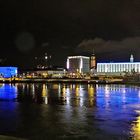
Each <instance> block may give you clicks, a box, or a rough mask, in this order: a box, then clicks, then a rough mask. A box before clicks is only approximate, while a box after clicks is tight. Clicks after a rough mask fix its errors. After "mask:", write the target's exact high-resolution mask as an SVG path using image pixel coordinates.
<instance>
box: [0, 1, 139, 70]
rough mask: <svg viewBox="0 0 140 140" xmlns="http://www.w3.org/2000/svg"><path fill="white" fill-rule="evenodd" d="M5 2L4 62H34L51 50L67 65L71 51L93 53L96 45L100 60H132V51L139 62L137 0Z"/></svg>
mask: <svg viewBox="0 0 140 140" xmlns="http://www.w3.org/2000/svg"><path fill="white" fill-rule="evenodd" d="M1 5H2V8H1V10H2V12H1V14H0V16H1V22H0V37H1V40H0V42H1V43H0V45H1V51H0V58H1V59H3V60H4V64H7V65H17V66H19V67H32V66H33V63H34V58H35V57H41V56H43V55H44V53H46V52H47V53H48V54H49V55H51V56H52V63H53V64H54V65H58V66H65V63H66V58H67V56H70V55H76V54H78V55H79V54H81V55H82V54H85V55H86V54H92V51H93V48H94V50H95V54H96V56H97V61H98V62H103V61H119V62H120V61H128V59H129V56H130V54H133V55H134V57H135V60H136V61H140V56H139V51H140V18H139V15H140V10H139V9H140V2H139V1H138V0H134V1H131V0H123V1H122V0H118V1H112V0H107V1H104V0H94V1H93V0H88V1H64V0H61V1H59V2H58V1H49V0H48V1H45V0H42V1H37V0H34V2H31V1H30V0H28V1H22V2H21V1H20V2H19V1H17V0H12V1H8V2H6V1H3V2H1ZM56 60H57V61H56ZM0 61H1V60H0Z"/></svg>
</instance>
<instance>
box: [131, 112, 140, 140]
mask: <svg viewBox="0 0 140 140" xmlns="http://www.w3.org/2000/svg"><path fill="white" fill-rule="evenodd" d="M136 112H138V114H139V115H140V111H136ZM131 135H132V136H133V140H139V139H140V116H138V117H137V118H136V121H134V122H133V124H132V129H131Z"/></svg>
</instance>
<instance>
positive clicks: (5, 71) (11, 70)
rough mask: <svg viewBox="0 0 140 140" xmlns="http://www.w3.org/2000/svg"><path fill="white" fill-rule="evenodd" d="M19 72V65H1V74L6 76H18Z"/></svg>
mask: <svg viewBox="0 0 140 140" xmlns="http://www.w3.org/2000/svg"><path fill="white" fill-rule="evenodd" d="M17 74H18V70H17V67H0V75H1V76H2V77H4V78H10V77H13V76H17Z"/></svg>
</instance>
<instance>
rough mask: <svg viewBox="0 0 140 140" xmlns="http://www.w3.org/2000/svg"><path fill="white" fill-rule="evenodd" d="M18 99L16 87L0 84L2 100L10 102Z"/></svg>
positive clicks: (0, 97) (0, 98)
mask: <svg viewBox="0 0 140 140" xmlns="http://www.w3.org/2000/svg"><path fill="white" fill-rule="evenodd" d="M16 98H17V87H16V86H15V85H12V84H10V85H7V84H0V100H1V101H2V100H3V101H10V100H15V99H16Z"/></svg>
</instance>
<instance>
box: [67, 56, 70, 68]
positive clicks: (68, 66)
mask: <svg viewBox="0 0 140 140" xmlns="http://www.w3.org/2000/svg"><path fill="white" fill-rule="evenodd" d="M69 68H70V64H69V58H68V59H67V69H69Z"/></svg>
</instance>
